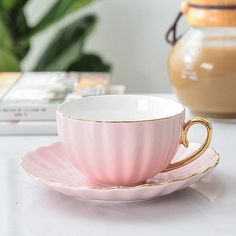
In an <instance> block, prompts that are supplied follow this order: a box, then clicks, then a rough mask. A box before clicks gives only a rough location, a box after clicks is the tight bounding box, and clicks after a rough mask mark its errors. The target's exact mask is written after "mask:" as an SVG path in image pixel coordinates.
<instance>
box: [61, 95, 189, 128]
mask: <svg viewBox="0 0 236 236" xmlns="http://www.w3.org/2000/svg"><path fill="white" fill-rule="evenodd" d="M104 96H113V95H104ZM126 96H136V95H126ZM144 97H145V96H144ZM153 97H154V96H153ZM155 98H160V97H157V96H155ZM162 99H163V98H162ZM164 99H165V100H169V101H172V102H174V103H177V104H178V105H181V104H179V103H178V102H176V101H173V100H170V99H166V98H164ZM61 105H63V104H61ZM181 106H182V105H181ZM57 114H59V115H61V116H63V117H65V118H68V119H72V120H77V121H87V122H93V123H110V124H119V123H120V124H122V123H140V122H148V121H158V120H167V119H171V118H174V117H177V116H180V115H184V114H185V108H184V107H183V106H182V111H181V112H180V113H178V114H175V115H172V116H168V117H163V118H156V119H147V120H131V121H128V120H123V121H106V120H104V121H99V120H89V119H80V118H75V117H72V116H69V115H66V114H64V113H63V112H61V111H60V107H59V108H58V109H57Z"/></svg>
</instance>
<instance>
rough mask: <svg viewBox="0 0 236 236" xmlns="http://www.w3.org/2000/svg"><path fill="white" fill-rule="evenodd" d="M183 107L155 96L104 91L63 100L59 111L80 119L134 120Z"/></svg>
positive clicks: (164, 114) (172, 112)
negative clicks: (105, 93) (117, 93)
mask: <svg viewBox="0 0 236 236" xmlns="http://www.w3.org/2000/svg"><path fill="white" fill-rule="evenodd" d="M183 111H184V107H183V106H182V105H181V104H179V103H177V102H174V101H172V100H168V99H164V98H160V97H156V96H140V95H102V96H93V97H86V98H80V99H76V100H72V101H67V102H65V103H63V104H61V105H60V106H59V108H58V112H59V113H61V114H63V115H65V116H67V117H70V118H73V119H78V120H87V121H100V122H102V121H104V122H132V121H133V122H135V121H148V120H156V119H163V118H168V117H172V116H175V115H178V114H181V113H182V112H183Z"/></svg>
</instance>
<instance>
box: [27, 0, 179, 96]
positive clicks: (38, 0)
mask: <svg viewBox="0 0 236 236" xmlns="http://www.w3.org/2000/svg"><path fill="white" fill-rule="evenodd" d="M53 2H54V1H53V0H33V1H32V2H31V3H30V4H29V5H28V6H27V13H28V15H29V17H30V22H31V23H32V24H34V22H36V21H37V20H38V18H40V16H41V15H42V14H43V13H44V11H45V9H47V8H48V6H49V5H50V4H52V3H53ZM180 3H181V0H98V1H97V2H96V3H94V4H93V5H91V6H89V7H88V8H86V9H84V10H82V11H81V12H80V13H79V14H85V13H88V12H95V13H96V14H97V15H98V18H99V23H98V25H97V28H96V30H95V32H94V33H93V35H92V37H91V38H90V39H89V41H88V44H87V46H86V48H87V50H88V51H92V52H97V53H99V54H101V55H102V56H103V57H104V59H106V60H107V61H111V62H112V64H113V75H112V82H113V83H115V84H125V85H126V86H127V91H128V92H131V93H132V92H133V93H137V92H143V93H148V92H151V93H156V92H168V91H171V85H170V82H169V79H168V73H167V59H168V53H169V51H170V46H169V45H168V44H167V43H166V41H165V39H164V35H165V32H166V31H167V29H168V27H169V26H170V24H171V23H172V22H173V20H174V18H175V16H176V14H177V11H178V8H179V5H180ZM53 30H55V29H49V30H47V32H46V33H43V34H42V35H40V36H39V37H37V38H36V39H35V40H34V42H33V49H32V50H31V52H30V54H29V56H28V58H27V60H26V61H25V63H24V66H25V68H26V69H28V68H30V66H31V65H33V63H34V61H35V58H36V57H37V56H38V55H39V54H40V51H41V50H42V48H43V47H44V42H45V41H47V40H48V38H50V37H51V35H52V33H53Z"/></svg>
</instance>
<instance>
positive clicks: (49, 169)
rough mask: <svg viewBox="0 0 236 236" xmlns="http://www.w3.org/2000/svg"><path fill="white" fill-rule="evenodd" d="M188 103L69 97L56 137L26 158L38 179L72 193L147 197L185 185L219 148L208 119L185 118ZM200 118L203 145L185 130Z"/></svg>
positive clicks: (211, 164)
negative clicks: (214, 144)
mask: <svg viewBox="0 0 236 236" xmlns="http://www.w3.org/2000/svg"><path fill="white" fill-rule="evenodd" d="M184 120H185V109H184V107H183V106H182V105H181V104H179V103H177V102H174V101H171V100H168V99H164V98H159V97H156V96H141V95H103V96H94V97H86V98H82V99H77V100H72V101H67V102H65V103H63V104H62V105H60V106H59V108H58V110H57V128H58V136H59V140H60V141H59V142H57V143H54V144H52V145H50V146H46V147H40V148H39V149H37V150H35V151H33V152H30V153H29V154H27V155H26V156H25V157H24V158H23V159H22V167H23V169H24V170H25V171H26V172H27V173H28V174H30V175H32V176H33V177H35V178H36V179H37V180H39V181H40V182H43V183H45V184H46V185H48V186H49V187H51V188H53V189H55V190H57V191H59V192H62V193H64V194H67V195H69V196H71V197H74V198H80V199H86V200H102V201H118V202H119V201H120V202H129V201H142V200H147V199H152V198H156V197H160V196H163V195H166V194H170V193H173V192H175V191H177V190H180V189H183V188H186V187H187V186H189V185H190V184H192V183H193V182H195V181H197V180H199V179H200V178H202V177H203V176H205V175H206V174H208V173H209V172H210V171H212V170H213V169H214V168H215V167H216V166H217V164H218V162H219V155H218V154H217V153H216V151H215V150H213V149H212V148H210V147H209V145H210V142H211V137H212V127H211V125H210V123H209V122H208V121H207V120H205V119H203V118H196V119H193V120H191V121H188V122H186V123H185V121H184ZM195 124H198V125H199V124H200V125H203V126H204V127H205V128H206V131H207V137H206V139H205V141H204V142H203V144H197V143H189V142H188V138H187V134H188V130H189V129H190V128H191V127H192V126H193V125H195Z"/></svg>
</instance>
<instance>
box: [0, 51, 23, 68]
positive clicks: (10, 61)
mask: <svg viewBox="0 0 236 236" xmlns="http://www.w3.org/2000/svg"><path fill="white" fill-rule="evenodd" d="M0 71H1V72H3V71H20V62H19V60H18V59H17V57H16V56H15V55H14V54H12V53H11V52H10V51H8V50H6V49H3V48H0Z"/></svg>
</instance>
